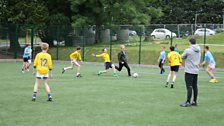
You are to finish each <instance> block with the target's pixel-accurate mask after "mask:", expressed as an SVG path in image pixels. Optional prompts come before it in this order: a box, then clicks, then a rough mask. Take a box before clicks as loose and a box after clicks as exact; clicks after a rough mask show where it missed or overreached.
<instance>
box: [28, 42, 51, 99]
mask: <svg viewBox="0 0 224 126" xmlns="http://www.w3.org/2000/svg"><path fill="white" fill-rule="evenodd" d="M48 48H49V45H48V44H47V43H42V44H41V50H42V52H40V53H38V54H37V55H36V57H35V59H34V65H33V68H34V70H33V75H35V76H36V82H35V84H34V89H33V97H32V101H35V100H36V96H37V91H38V86H39V84H40V79H43V81H44V87H45V90H46V92H47V94H48V100H47V101H52V96H51V91H50V87H49V85H48V83H47V78H48V76H49V75H50V78H52V59H51V55H50V54H48V53H47V51H48ZM48 73H49V74H48Z"/></svg>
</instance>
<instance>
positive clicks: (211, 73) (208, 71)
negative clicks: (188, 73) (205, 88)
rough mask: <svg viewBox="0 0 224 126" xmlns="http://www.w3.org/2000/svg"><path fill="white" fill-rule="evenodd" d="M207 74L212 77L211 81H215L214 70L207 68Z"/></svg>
mask: <svg viewBox="0 0 224 126" xmlns="http://www.w3.org/2000/svg"><path fill="white" fill-rule="evenodd" d="M206 72H207V74H208V75H209V76H210V77H211V79H215V76H214V74H213V70H212V69H211V68H210V67H207V69H206Z"/></svg>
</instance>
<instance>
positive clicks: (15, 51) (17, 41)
mask: <svg viewBox="0 0 224 126" xmlns="http://www.w3.org/2000/svg"><path fill="white" fill-rule="evenodd" d="M15 32H16V34H15V38H14V39H15V40H14V41H15V46H14V47H15V48H14V59H17V57H18V46H19V45H18V43H19V40H18V38H19V36H18V34H19V33H18V32H19V25H18V24H16V30H15Z"/></svg>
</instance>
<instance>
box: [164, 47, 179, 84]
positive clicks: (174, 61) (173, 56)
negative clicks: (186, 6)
mask: <svg viewBox="0 0 224 126" xmlns="http://www.w3.org/2000/svg"><path fill="white" fill-rule="evenodd" d="M170 51H171V52H169V53H168V56H167V59H168V61H169V62H170V73H169V75H168V77H167V81H166V85H165V87H167V86H168V84H169V81H170V79H171V76H173V79H172V83H171V87H170V88H174V82H175V80H176V78H177V75H176V73H177V72H178V71H179V66H180V65H181V62H182V58H181V56H180V54H179V53H178V52H176V51H174V47H173V46H171V47H170Z"/></svg>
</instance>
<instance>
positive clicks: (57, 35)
mask: <svg viewBox="0 0 224 126" xmlns="http://www.w3.org/2000/svg"><path fill="white" fill-rule="evenodd" d="M56 28H57V52H56V53H57V54H56V60H58V43H59V42H58V41H59V26H57V27H56Z"/></svg>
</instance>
